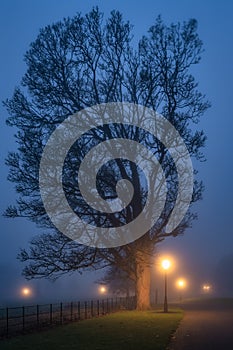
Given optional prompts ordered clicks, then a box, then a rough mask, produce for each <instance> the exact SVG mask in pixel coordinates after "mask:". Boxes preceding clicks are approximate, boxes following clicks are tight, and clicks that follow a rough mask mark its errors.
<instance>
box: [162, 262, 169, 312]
mask: <svg viewBox="0 0 233 350" xmlns="http://www.w3.org/2000/svg"><path fill="white" fill-rule="evenodd" d="M170 266H171V262H170V261H169V260H168V259H165V260H163V261H162V268H163V269H164V304H163V312H168V304H167V270H168V269H169V268H170Z"/></svg>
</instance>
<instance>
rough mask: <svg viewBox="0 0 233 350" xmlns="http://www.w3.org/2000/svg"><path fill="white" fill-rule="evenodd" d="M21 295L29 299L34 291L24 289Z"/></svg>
mask: <svg viewBox="0 0 233 350" xmlns="http://www.w3.org/2000/svg"><path fill="white" fill-rule="evenodd" d="M21 294H22V296H24V297H29V296H30V295H31V294H32V291H31V289H30V288H27V287H25V288H22V290H21Z"/></svg>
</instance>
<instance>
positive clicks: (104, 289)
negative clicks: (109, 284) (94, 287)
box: [99, 286, 107, 294]
mask: <svg viewBox="0 0 233 350" xmlns="http://www.w3.org/2000/svg"><path fill="white" fill-rule="evenodd" d="M99 291H100V293H101V294H105V293H106V292H107V288H106V287H105V286H100V288H99Z"/></svg>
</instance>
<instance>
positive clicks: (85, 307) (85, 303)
mask: <svg viewBox="0 0 233 350" xmlns="http://www.w3.org/2000/svg"><path fill="white" fill-rule="evenodd" d="M84 310H85V319H87V302H86V301H85V302H84Z"/></svg>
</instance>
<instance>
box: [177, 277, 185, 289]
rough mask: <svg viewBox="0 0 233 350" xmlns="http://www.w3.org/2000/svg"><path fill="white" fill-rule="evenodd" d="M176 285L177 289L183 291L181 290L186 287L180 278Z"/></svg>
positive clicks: (183, 280)
mask: <svg viewBox="0 0 233 350" xmlns="http://www.w3.org/2000/svg"><path fill="white" fill-rule="evenodd" d="M176 285H177V287H178V288H180V289H183V288H185V287H186V285H187V283H186V280H185V279H183V278H180V279H178V280H177V282H176Z"/></svg>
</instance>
